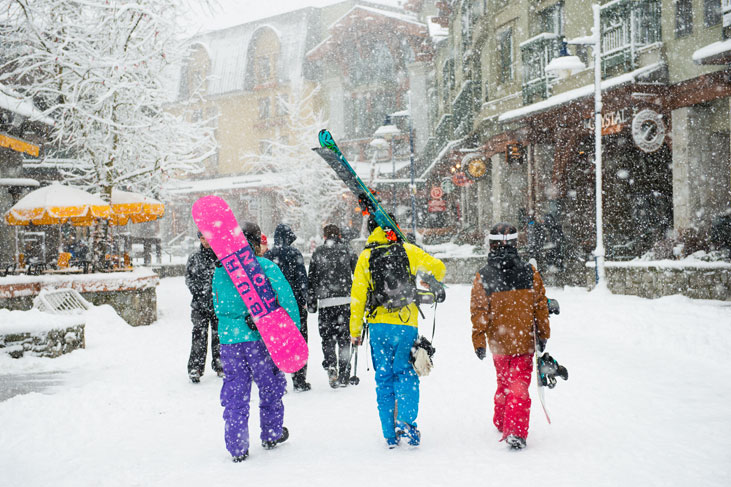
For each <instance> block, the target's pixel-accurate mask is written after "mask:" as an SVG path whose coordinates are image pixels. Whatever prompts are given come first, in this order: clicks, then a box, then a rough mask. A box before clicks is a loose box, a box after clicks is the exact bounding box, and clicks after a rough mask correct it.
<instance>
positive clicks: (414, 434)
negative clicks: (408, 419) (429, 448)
mask: <svg viewBox="0 0 731 487" xmlns="http://www.w3.org/2000/svg"><path fill="white" fill-rule="evenodd" d="M401 437H403V438H405V439H408V440H409V445H411V446H419V444H420V443H421V432H420V431H419V430H418V429H416V425H413V426H411V425H410V424H407V423H404V422H403V421H396V438H401Z"/></svg>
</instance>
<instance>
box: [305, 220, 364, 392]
mask: <svg viewBox="0 0 731 487" xmlns="http://www.w3.org/2000/svg"><path fill="white" fill-rule="evenodd" d="M324 234H325V243H324V244H323V245H320V246H319V247H317V248H316V249H315V251H314V252H313V254H312V260H311V261H310V269H309V273H308V275H307V278H308V283H307V284H308V286H307V310H308V311H309V312H310V313H316V312H317V311H318V305H319V311H320V313H319V315H318V329H319V331H320V338H321V339H322V354H323V356H324V357H325V359H324V360H323V361H322V366H323V368H324V369H325V370H326V371H327V377H328V381H329V382H330V387H332V388H335V387H338V386H340V387H345V386H347V385H348V381H349V378H350V328H349V322H350V286H351V285H352V283H353V271H354V270H355V264H356V263H357V262H358V256H357V255H356V254H355V253H354V252H352V251H351V250H350V248H349V247H348V246H347V244H345V243H343V242H342V236H341V234H340V228H338V226H337V225H326V226H325V228H324ZM336 347H337V348H338V353H336Z"/></svg>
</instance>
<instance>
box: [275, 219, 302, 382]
mask: <svg viewBox="0 0 731 487" xmlns="http://www.w3.org/2000/svg"><path fill="white" fill-rule="evenodd" d="M295 240H297V236H296V235H295V234H294V231H292V228H291V227H290V226H289V225H286V224H284V223H280V224H279V225H277V228H276V229H275V230H274V246H273V247H272V248H271V249H269V250H268V251H267V252H266V253H265V254H264V257H265V258H267V259H269V260H271V261H272V262H274V263H275V264H277V265H278V266H279V268H280V269H281V270H282V273H284V277H285V278H286V279H287V282H289V285H290V286H291V287H292V292H294V297H295V299H296V300H297V306H298V307H299V314H300V321H301V327H300V331H301V332H302V336H303V337H304V339H305V341H307V269H306V268H305V259H304V257H302V252H300V251H299V250H297V249H296V248H295V247H293V246H292V242H294V241H295ZM292 385H293V387H294V390H295V391H298V392H304V391H309V390H310V387H311V386H310V384H309V382H307V365H305V366H304V367H302V368H301V369H300V370H298V371H297V372H295V373H294V374H292Z"/></svg>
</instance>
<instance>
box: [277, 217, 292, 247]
mask: <svg viewBox="0 0 731 487" xmlns="http://www.w3.org/2000/svg"><path fill="white" fill-rule="evenodd" d="M295 240H297V235H295V234H294V231H292V227H290V226H289V225H287V224H286V223H280V224H279V225H277V228H276V230H274V245H275V246H278V247H284V246H287V245H291V244H292V242H294V241H295Z"/></svg>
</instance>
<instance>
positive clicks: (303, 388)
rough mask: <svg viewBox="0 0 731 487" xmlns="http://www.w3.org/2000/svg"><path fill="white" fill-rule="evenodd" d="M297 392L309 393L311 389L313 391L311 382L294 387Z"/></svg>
mask: <svg viewBox="0 0 731 487" xmlns="http://www.w3.org/2000/svg"><path fill="white" fill-rule="evenodd" d="M292 388H293V389H294V391H295V392H307V391H309V390H310V389H312V386H311V385H310V383H309V382H301V383H298V384H295V385H294V387H292Z"/></svg>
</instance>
